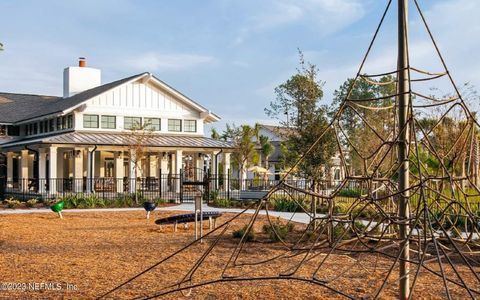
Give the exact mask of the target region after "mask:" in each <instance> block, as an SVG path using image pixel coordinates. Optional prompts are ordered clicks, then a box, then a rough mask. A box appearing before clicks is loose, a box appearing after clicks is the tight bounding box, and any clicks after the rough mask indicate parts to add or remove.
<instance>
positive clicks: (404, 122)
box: [397, 0, 410, 300]
mask: <svg viewBox="0 0 480 300" xmlns="http://www.w3.org/2000/svg"><path fill="white" fill-rule="evenodd" d="M409 67H410V66H409V57H408V0H398V75H397V79H398V94H399V95H398V132H399V134H400V138H399V141H398V159H399V161H400V169H399V171H398V172H399V176H398V177H399V181H398V190H399V191H400V192H401V193H400V195H399V198H398V200H399V205H398V207H399V211H398V216H399V221H400V222H401V223H400V228H399V229H400V230H399V239H400V241H401V244H400V250H402V249H403V250H402V252H401V254H400V274H399V275H400V293H399V298H400V300H406V299H408V296H409V294H410V280H409V272H410V265H409V262H408V260H409V259H410V241H409V240H408V231H409V226H408V219H409V217H410V212H409V206H408V201H409V198H410V192H409V191H408V189H409V185H410V182H409V173H408V172H409V163H408V149H409V146H410V128H409V121H408V113H409V102H410V84H409V83H410V77H409V70H408V68H409Z"/></svg>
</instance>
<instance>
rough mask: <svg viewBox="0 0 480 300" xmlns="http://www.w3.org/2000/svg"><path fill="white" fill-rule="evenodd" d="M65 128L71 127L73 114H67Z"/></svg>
mask: <svg viewBox="0 0 480 300" xmlns="http://www.w3.org/2000/svg"><path fill="white" fill-rule="evenodd" d="M67 128H73V115H68V116H67Z"/></svg>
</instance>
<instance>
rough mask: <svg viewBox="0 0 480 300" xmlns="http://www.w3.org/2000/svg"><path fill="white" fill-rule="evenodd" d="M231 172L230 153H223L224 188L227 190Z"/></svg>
mask: <svg viewBox="0 0 480 300" xmlns="http://www.w3.org/2000/svg"><path fill="white" fill-rule="evenodd" d="M229 174H230V153H225V152H224V153H223V189H224V191H226V190H227V188H228V186H229V184H230V183H229V182H227V180H228V178H229V176H228V175H229Z"/></svg>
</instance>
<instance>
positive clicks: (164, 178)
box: [159, 153, 170, 191]
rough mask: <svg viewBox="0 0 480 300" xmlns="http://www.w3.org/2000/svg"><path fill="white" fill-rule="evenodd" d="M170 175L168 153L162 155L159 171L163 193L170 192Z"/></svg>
mask: <svg viewBox="0 0 480 300" xmlns="http://www.w3.org/2000/svg"><path fill="white" fill-rule="evenodd" d="M169 173H170V171H169V167H168V153H165V155H164V154H163V153H160V171H159V178H160V185H161V189H162V191H167V190H168V174H169Z"/></svg>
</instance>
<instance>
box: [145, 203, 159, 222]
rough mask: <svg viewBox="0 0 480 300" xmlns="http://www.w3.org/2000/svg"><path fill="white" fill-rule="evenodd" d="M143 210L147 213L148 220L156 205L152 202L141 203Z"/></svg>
mask: <svg viewBox="0 0 480 300" xmlns="http://www.w3.org/2000/svg"><path fill="white" fill-rule="evenodd" d="M143 208H145V211H146V212H147V220H148V219H150V213H151V212H152V211H154V210H155V208H157V205H156V204H155V203H153V202H148V201H147V202H144V203H143Z"/></svg>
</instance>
